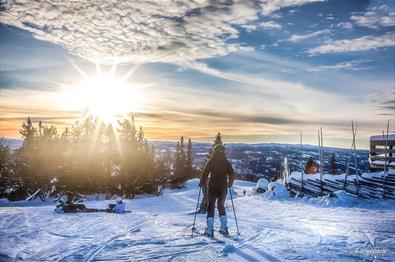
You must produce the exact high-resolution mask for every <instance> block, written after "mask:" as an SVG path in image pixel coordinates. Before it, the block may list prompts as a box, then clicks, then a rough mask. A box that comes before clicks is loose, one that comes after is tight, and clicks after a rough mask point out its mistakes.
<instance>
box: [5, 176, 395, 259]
mask: <svg viewBox="0 0 395 262" xmlns="http://www.w3.org/2000/svg"><path fill="white" fill-rule="evenodd" d="M254 187H255V184H253V183H249V182H241V181H238V182H237V185H236V187H235V189H234V190H235V193H237V196H235V200H234V202H235V205H236V211H237V215H238V218H239V226H240V231H241V236H240V237H238V240H237V241H235V240H231V239H227V238H223V237H221V236H217V237H218V239H220V240H223V241H225V243H218V242H214V241H211V240H209V239H207V238H205V237H202V236H194V237H193V238H192V237H191V225H192V222H193V215H191V214H190V212H192V211H193V210H194V208H195V205H196V198H197V193H198V189H197V181H196V180H194V181H190V182H188V186H187V188H186V189H184V190H168V191H166V192H165V193H164V195H163V196H161V197H144V198H139V199H135V200H130V201H128V200H126V203H127V209H128V210H132V213H128V214H122V215H119V214H107V213H79V214H58V213H55V212H53V209H54V207H53V206H51V205H50V204H44V205H42V204H41V205H37V204H36V203H35V204H33V205H35V206H31V205H32V204H30V206H26V205H23V203H17V204H15V203H14V204H8V203H5V202H1V203H0V205H1V206H2V207H0V226H1V227H0V261H14V260H15V259H16V260H25V261H59V260H61V261H76V260H77V261H124V260H126V261H127V260H129V261H150V260H155V261H158V260H159V261H199V262H200V261H284V260H287V261H298V260H306V261H328V260H330V261H353V260H355V261H361V260H365V261H373V260H375V261H391V259H393V258H394V257H395V202H393V201H388V200H386V201H373V200H358V199H351V200H350V198H349V197H342V199H341V200H340V199H329V198H321V199H283V198H282V199H281V200H276V199H275V198H273V197H271V198H270V200H269V199H265V198H264V197H263V195H261V194H260V195H256V194H254V193H253V189H254ZM244 190H246V196H244V194H243V191H244ZM228 199H229V198H228ZM108 203H109V201H88V202H85V204H86V205H87V206H88V207H97V208H104V207H105V206H106V205H107V204H108ZM226 204H227V212H228V216H229V224H230V233H231V234H232V235H234V236H237V234H236V227H235V223H234V217H233V212H232V209H231V202H230V200H228V201H227V203H226ZM204 226H205V215H198V218H197V227H198V229H199V230H201V231H203V229H204ZM216 226H219V221H218V219H217V218H216ZM375 254H376V255H378V256H377V257H374V256H372V255H375Z"/></svg>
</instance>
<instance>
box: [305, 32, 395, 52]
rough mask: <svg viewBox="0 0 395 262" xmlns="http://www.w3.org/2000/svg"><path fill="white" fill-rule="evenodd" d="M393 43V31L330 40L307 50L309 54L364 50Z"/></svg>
mask: <svg viewBox="0 0 395 262" xmlns="http://www.w3.org/2000/svg"><path fill="white" fill-rule="evenodd" d="M394 45H395V33H386V34H384V35H382V36H362V37H359V38H354V39H343V40H335V41H333V40H331V41H328V42H327V43H325V44H323V45H321V46H318V47H314V48H311V49H309V50H308V53H309V54H310V55H317V54H328V53H346V52H357V51H366V50H371V49H377V48H382V47H389V46H394Z"/></svg>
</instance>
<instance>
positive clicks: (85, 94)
mask: <svg viewBox="0 0 395 262" xmlns="http://www.w3.org/2000/svg"><path fill="white" fill-rule="evenodd" d="M78 89H79V93H80V98H79V99H80V100H81V104H85V106H86V107H87V108H88V110H89V112H90V113H91V114H92V115H94V116H98V117H100V118H101V119H102V120H103V121H106V122H114V121H115V119H116V118H117V116H120V115H124V114H125V113H127V112H131V111H135V110H136V109H137V108H138V107H139V106H140V103H141V94H138V93H137V92H136V89H134V88H133V87H132V86H130V85H129V84H128V83H127V82H125V81H122V80H121V79H115V78H112V77H108V76H98V77H94V78H86V79H84V80H83V81H82V82H81V83H80V85H79V87H78Z"/></svg>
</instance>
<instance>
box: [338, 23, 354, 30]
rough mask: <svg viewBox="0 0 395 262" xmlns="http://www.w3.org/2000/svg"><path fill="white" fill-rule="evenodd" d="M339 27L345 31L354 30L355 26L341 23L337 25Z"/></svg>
mask: <svg viewBox="0 0 395 262" xmlns="http://www.w3.org/2000/svg"><path fill="white" fill-rule="evenodd" d="M337 27H340V28H344V29H352V28H353V26H352V24H351V23H350V22H340V23H338V24H337Z"/></svg>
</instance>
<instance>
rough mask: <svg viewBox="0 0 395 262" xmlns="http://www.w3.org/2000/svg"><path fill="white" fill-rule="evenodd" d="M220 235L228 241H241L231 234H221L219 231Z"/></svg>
mask: <svg viewBox="0 0 395 262" xmlns="http://www.w3.org/2000/svg"><path fill="white" fill-rule="evenodd" d="M218 235H221V236H223V237H226V238H228V239H231V240H233V241H238V240H239V239H238V238H237V237H234V236H232V235H230V234H224V233H221V232H219V231H218Z"/></svg>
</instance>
